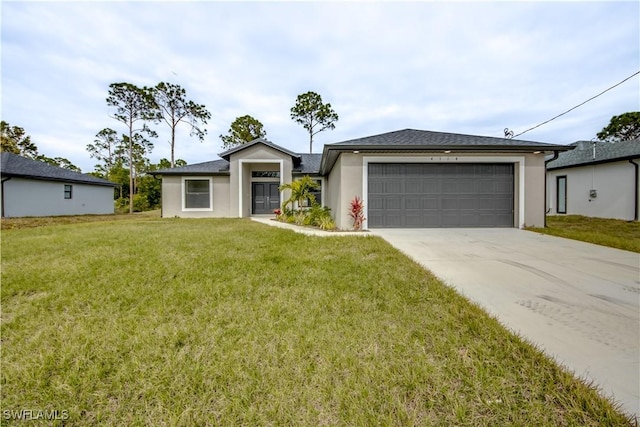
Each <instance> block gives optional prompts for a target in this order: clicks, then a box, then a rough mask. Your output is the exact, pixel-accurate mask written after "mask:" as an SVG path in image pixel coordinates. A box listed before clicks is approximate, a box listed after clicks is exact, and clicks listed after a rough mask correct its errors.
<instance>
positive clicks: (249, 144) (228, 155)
mask: <svg viewBox="0 0 640 427" xmlns="http://www.w3.org/2000/svg"><path fill="white" fill-rule="evenodd" d="M256 144H264V145H266V146H268V147H271V148H273V149H274V150H278V151H280V152H282V153H284V154H288V155H290V156H291V157H293V158H296V159H299V158H300V154H297V153H293V152H291V151H289V150H287V149H286V148H283V147H280V146H279V145H276V144H274V143H273V142H271V141H267V140H266V139H263V138H257V139H254V140H253V141H251V142H247V143H246V144H241V145H237V146H235V147H233V148H231V149H229V150H227V151H225V152H223V153H220V154H218V155H219V156H220V157H222V158H223V159H225V160H227V161H228V160H229V159H230V158H231V155H232V154H234V153H237V152H238V151H242V150H246V149H247V148H249V147H252V146H254V145H256Z"/></svg>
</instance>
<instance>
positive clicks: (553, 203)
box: [547, 139, 640, 221]
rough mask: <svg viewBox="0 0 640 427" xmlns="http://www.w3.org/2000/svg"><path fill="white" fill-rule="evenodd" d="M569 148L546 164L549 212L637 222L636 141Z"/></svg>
mask: <svg viewBox="0 0 640 427" xmlns="http://www.w3.org/2000/svg"><path fill="white" fill-rule="evenodd" d="M571 146H572V147H575V149H573V150H571V151H567V152H563V153H559V154H558V158H557V159H555V160H552V161H550V162H549V163H548V165H547V186H548V189H547V195H548V199H547V205H548V207H549V213H550V214H552V215H556V214H578V215H585V216H591V217H600V218H617V219H625V220H629V221H631V220H635V221H637V220H638V209H639V208H640V201H639V198H640V177H639V173H638V168H639V167H640V140H639V139H636V140H633V141H624V142H616V143H610V142H592V141H578V142H575V143H573V144H571Z"/></svg>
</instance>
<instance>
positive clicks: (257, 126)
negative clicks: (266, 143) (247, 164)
mask: <svg viewBox="0 0 640 427" xmlns="http://www.w3.org/2000/svg"><path fill="white" fill-rule="evenodd" d="M266 136H267V132H266V131H265V130H264V126H263V125H262V123H260V121H259V120H258V119H255V118H253V117H251V116H249V115H246V116H242V117H236V119H235V120H234V121H233V123H231V127H230V128H229V133H228V135H220V139H221V140H222V148H223V149H225V150H226V149H229V148H232V147H235V146H236V145H242V144H246V143H247V142H251V141H253V140H254V139H257V138H265V137H266Z"/></svg>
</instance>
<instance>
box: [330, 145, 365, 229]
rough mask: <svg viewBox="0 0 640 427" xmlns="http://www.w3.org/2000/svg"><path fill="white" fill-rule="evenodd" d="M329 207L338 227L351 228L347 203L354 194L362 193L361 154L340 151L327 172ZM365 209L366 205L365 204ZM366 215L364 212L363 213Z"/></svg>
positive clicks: (360, 195) (361, 195)
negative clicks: (336, 159) (328, 172)
mask: <svg viewBox="0 0 640 427" xmlns="http://www.w3.org/2000/svg"><path fill="white" fill-rule="evenodd" d="M328 187H329V194H328V196H329V197H328V200H329V203H330V204H329V205H328V206H329V207H330V208H331V214H332V215H333V218H334V219H335V222H336V226H337V227H338V228H340V229H350V228H352V225H353V221H352V220H351V218H350V217H349V210H348V209H349V203H350V202H351V200H353V198H354V197H355V196H358V197H360V198H361V199H362V198H363V194H362V188H363V186H362V155H361V154H353V153H342V154H341V155H340V157H339V158H338V161H337V162H336V164H335V165H334V166H333V169H332V170H331V173H330V174H329V186H328ZM365 209H366V205H365ZM365 216H366V214H365Z"/></svg>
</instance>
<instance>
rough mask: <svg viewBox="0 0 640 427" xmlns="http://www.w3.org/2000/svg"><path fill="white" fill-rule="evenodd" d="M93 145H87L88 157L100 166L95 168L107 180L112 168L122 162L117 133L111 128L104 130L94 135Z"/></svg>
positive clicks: (120, 141)
mask: <svg viewBox="0 0 640 427" xmlns="http://www.w3.org/2000/svg"><path fill="white" fill-rule="evenodd" d="M93 142H94V144H87V151H88V152H89V157H92V158H94V159H96V160H98V161H99V162H102V164H98V165H96V166H95V169H96V171H98V172H100V173H101V174H102V175H103V177H104V178H106V179H109V174H110V172H111V169H112V168H113V166H114V165H115V164H116V163H117V162H118V161H122V155H123V154H124V153H123V151H122V147H121V146H122V139H119V138H118V133H117V132H116V131H115V130H113V129H111V128H104V129H102V130H101V131H100V132H98V133H97V134H96V139H94V140H93Z"/></svg>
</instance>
